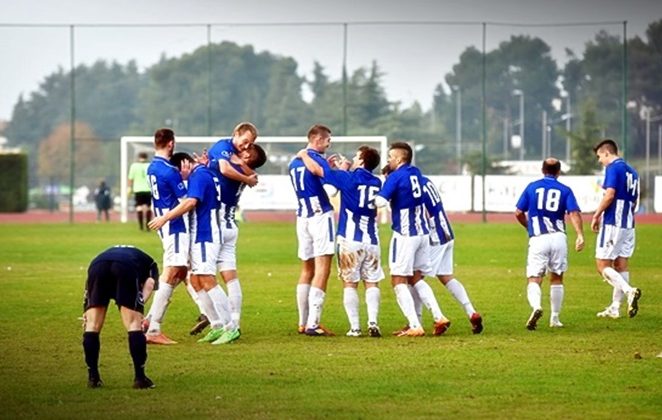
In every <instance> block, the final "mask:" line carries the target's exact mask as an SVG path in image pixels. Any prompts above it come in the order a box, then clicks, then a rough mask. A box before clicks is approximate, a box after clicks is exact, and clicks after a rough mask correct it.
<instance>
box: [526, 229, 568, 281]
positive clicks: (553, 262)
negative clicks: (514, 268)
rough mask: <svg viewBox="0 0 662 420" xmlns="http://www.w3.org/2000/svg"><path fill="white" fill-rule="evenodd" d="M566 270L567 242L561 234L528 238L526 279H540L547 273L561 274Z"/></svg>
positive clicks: (563, 234)
mask: <svg viewBox="0 0 662 420" xmlns="http://www.w3.org/2000/svg"><path fill="white" fill-rule="evenodd" d="M567 269H568V242H567V238H566V236H565V233H563V232H554V233H546V234H544V235H540V236H532V237H530V238H529V252H528V256H527V259H526V277H527V278H529V277H542V276H544V275H545V273H546V272H547V271H549V272H551V273H556V274H562V273H564V272H565V271H566V270H567Z"/></svg>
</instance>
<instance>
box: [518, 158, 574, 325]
mask: <svg viewBox="0 0 662 420" xmlns="http://www.w3.org/2000/svg"><path fill="white" fill-rule="evenodd" d="M560 172H561V163H560V162H559V160H558V159H555V158H552V157H550V158H547V159H545V160H544V161H543V163H542V173H543V175H544V176H543V178H542V179H539V180H537V181H534V182H531V183H530V184H529V185H527V187H526V189H525V190H524V192H522V195H521V196H520V198H519V200H518V201H517V206H516V207H517V208H516V210H515V217H516V218H517V221H518V222H519V223H520V224H521V225H522V226H524V227H525V228H526V229H527V231H528V234H529V250H528V256H527V261H526V277H527V278H528V284H527V288H526V295H527V299H528V301H529V305H531V309H532V312H531V316H529V319H528V321H527V322H526V328H527V329H529V330H531V331H533V330H535V329H536V327H537V324H538V320H539V319H540V318H541V317H542V315H543V310H542V303H541V300H542V291H541V289H540V285H541V284H542V278H543V276H544V275H545V273H546V272H547V271H549V284H550V285H549V295H550V306H551V312H552V313H551V314H550V318H549V326H550V327H552V328H557V327H562V326H563V324H562V323H561V321H560V320H559V315H560V313H561V306H562V305H563V296H564V289H563V273H564V272H565V271H566V270H567V269H568V244H567V243H566V233H565V232H566V228H565V215H566V214H568V215H569V218H570V222H571V223H572V227H573V228H574V229H575V233H576V234H577V239H576V240H575V250H576V251H578V252H579V251H581V250H582V249H584V232H583V227H582V218H581V212H580V209H579V206H578V205H577V200H576V199H575V194H574V193H573V192H572V190H571V189H570V188H569V187H567V186H566V185H564V184H562V183H561V182H559V181H558V179H557V178H558V176H559V173H560Z"/></svg>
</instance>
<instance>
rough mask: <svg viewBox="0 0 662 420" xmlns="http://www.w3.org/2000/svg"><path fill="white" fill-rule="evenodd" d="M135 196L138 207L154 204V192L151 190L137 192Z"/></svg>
mask: <svg viewBox="0 0 662 420" xmlns="http://www.w3.org/2000/svg"><path fill="white" fill-rule="evenodd" d="M133 198H134V199H135V200H136V207H137V206H151V205H152V193H151V192H149V191H147V192H137V193H135V194H134V195H133Z"/></svg>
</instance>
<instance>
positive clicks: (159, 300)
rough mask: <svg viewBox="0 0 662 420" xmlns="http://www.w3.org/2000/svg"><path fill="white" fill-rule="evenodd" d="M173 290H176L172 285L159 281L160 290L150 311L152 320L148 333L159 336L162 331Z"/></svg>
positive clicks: (155, 295)
mask: <svg viewBox="0 0 662 420" xmlns="http://www.w3.org/2000/svg"><path fill="white" fill-rule="evenodd" d="M173 290H174V288H173V287H172V286H171V285H170V284H168V283H166V282H164V281H159V289H158V290H157V291H156V293H155V294H154V302H152V307H151V308H150V309H149V313H150V317H151V318H150V323H149V330H148V331H147V332H148V333H150V334H157V333H159V332H160V331H161V323H162V322H163V317H164V316H165V312H166V309H168V305H169V304H170V297H172V292H173Z"/></svg>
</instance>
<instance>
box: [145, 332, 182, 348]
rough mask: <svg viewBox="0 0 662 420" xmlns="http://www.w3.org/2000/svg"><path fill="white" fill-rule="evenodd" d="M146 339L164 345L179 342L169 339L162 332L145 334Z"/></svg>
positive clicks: (151, 342) (149, 342)
mask: <svg viewBox="0 0 662 420" xmlns="http://www.w3.org/2000/svg"><path fill="white" fill-rule="evenodd" d="M145 341H146V342H147V344H163V345H169V344H177V342H176V341H175V340H171V339H169V338H168V337H166V335H165V334H163V333H162V332H158V333H147V334H145Z"/></svg>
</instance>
